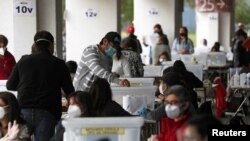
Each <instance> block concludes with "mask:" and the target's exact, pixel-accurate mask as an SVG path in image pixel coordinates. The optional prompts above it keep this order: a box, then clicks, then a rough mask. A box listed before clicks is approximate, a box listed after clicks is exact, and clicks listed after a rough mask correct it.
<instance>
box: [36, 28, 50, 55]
mask: <svg viewBox="0 0 250 141" xmlns="http://www.w3.org/2000/svg"><path fill="white" fill-rule="evenodd" d="M34 42H35V44H36V46H37V49H38V50H49V47H50V45H51V44H52V43H54V37H53V36H52V34H51V33H50V32H48V31H45V30H43V31H39V32H37V33H36V34H35V36H34Z"/></svg>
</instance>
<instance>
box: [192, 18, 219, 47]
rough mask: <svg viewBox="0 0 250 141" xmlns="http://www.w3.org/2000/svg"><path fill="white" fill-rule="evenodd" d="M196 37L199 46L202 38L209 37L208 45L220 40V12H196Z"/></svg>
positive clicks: (210, 45)
mask: <svg viewBox="0 0 250 141" xmlns="http://www.w3.org/2000/svg"><path fill="white" fill-rule="evenodd" d="M196 37H197V40H196V41H197V47H198V46H199V45H200V44H201V40H202V39H204V38H205V39H207V42H208V47H212V46H213V44H214V43H215V42H217V41H219V14H218V13H196Z"/></svg>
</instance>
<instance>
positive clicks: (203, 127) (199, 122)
mask: <svg viewBox="0 0 250 141" xmlns="http://www.w3.org/2000/svg"><path fill="white" fill-rule="evenodd" d="M186 125H190V126H194V127H195V128H196V129H197V132H198V133H199V134H200V135H201V139H204V138H205V137H206V136H207V135H208V129H209V127H211V126H216V125H222V124H221V122H220V121H219V120H218V119H216V118H215V117H213V116H211V115H204V114H203V115H195V116H193V117H191V118H190V119H189V120H188V121H187V122H186Z"/></svg>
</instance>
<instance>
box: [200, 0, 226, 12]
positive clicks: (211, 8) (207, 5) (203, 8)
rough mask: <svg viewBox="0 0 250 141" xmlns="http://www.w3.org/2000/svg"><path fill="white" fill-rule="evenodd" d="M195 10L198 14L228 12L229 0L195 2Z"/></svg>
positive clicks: (201, 0)
mask: <svg viewBox="0 0 250 141" xmlns="http://www.w3.org/2000/svg"><path fill="white" fill-rule="evenodd" d="M196 9H197V10H198V11H199V12H229V11H230V10H231V0H196Z"/></svg>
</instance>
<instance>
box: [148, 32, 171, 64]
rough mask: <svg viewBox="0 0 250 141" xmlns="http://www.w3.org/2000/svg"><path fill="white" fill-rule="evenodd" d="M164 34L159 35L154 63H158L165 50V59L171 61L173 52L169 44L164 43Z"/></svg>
mask: <svg viewBox="0 0 250 141" xmlns="http://www.w3.org/2000/svg"><path fill="white" fill-rule="evenodd" d="M164 38H165V37H164V36H159V37H158V41H157V44H156V46H155V47H154V48H153V50H152V53H153V64H154V65H157V64H158V61H159V58H160V55H162V53H163V52H164V55H165V56H166V57H165V58H163V59H165V60H164V61H170V60H171V53H170V48H169V45H167V44H165V43H164Z"/></svg>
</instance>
